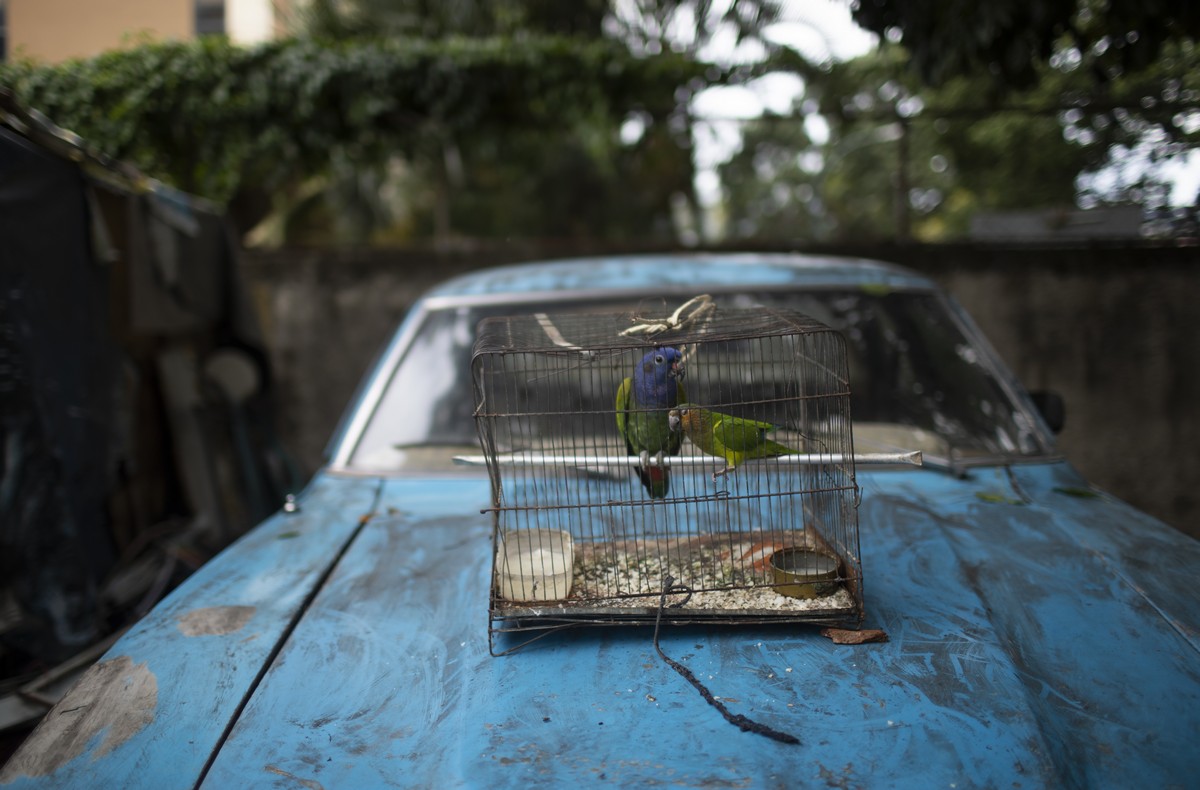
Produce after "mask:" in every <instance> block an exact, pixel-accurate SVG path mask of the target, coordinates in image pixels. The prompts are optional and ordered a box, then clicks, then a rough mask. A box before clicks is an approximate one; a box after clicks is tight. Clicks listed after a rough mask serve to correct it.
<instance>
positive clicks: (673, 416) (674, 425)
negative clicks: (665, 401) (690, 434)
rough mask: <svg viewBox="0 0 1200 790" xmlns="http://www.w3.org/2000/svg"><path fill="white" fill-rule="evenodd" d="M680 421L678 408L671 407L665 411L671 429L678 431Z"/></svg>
mask: <svg viewBox="0 0 1200 790" xmlns="http://www.w3.org/2000/svg"><path fill="white" fill-rule="evenodd" d="M681 422H683V420H682V419H681V418H680V417H679V409H671V411H669V412H667V424H668V425H670V426H671V430H672V431H678V430H679V427H680V423H681ZM660 424H661V423H660Z"/></svg>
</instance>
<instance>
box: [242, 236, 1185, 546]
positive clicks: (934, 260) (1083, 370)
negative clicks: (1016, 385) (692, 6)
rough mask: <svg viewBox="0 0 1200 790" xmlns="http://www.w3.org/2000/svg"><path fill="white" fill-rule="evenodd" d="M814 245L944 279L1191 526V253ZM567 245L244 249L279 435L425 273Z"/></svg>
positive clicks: (314, 452) (1070, 450)
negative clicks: (272, 374)
mask: <svg viewBox="0 0 1200 790" xmlns="http://www.w3.org/2000/svg"><path fill="white" fill-rule="evenodd" d="M820 251H821V252H840V253H845V254H849V255H858V256H863V257H871V258H877V259H881V260H888V261H893V262H896V263H901V264H904V265H908V266H911V267H913V268H915V269H918V270H920V271H922V272H924V273H926V274H928V275H929V276H931V277H932V278H933V279H935V280H937V281H938V282H940V283H941V284H942V285H943V286H944V287H945V288H946V289H947V290H949V291H950V292H951V293H952V294H953V295H954V296H955V297H956V298H957V299H958V300H959V301H960V302H961V303H962V304H963V305H964V306H965V307H966V308H967V310H968V312H970V313H971V314H972V315H973V316H974V317H975V319H976V321H978V323H979V324H980V325H981V326H982V328H983V330H984V332H986V333H987V335H988V337H989V338H990V339H991V341H992V343H993V344H994V345H995V347H996V349H997V350H998V351H999V353H1000V355H1001V356H1002V357H1003V358H1004V359H1005V361H1006V362H1007V363H1008V364H1009V365H1010V366H1011V367H1012V368H1013V370H1014V371H1015V372H1016V374H1017V375H1018V377H1020V378H1021V380H1022V381H1023V382H1024V383H1025V384H1026V386H1027V387H1029V388H1030V389H1054V390H1057V391H1058V392H1059V393H1060V394H1062V395H1063V397H1064V398H1065V400H1066V403H1067V423H1066V427H1065V429H1064V430H1063V432H1062V434H1061V435H1060V436H1059V446H1060V448H1061V449H1062V450H1063V452H1064V453H1066V454H1067V455H1068V456H1069V457H1070V458H1071V459H1072V460H1073V461H1074V462H1075V464H1076V465H1077V466H1078V467H1079V468H1080V470H1081V471H1082V472H1083V473H1084V474H1085V475H1087V476H1088V478H1089V479H1091V480H1092V481H1093V482H1095V483H1096V484H1098V485H1100V486H1101V487H1103V488H1105V489H1106V490H1108V491H1110V492H1112V493H1114V494H1116V495H1117V496H1120V497H1121V498H1123V499H1125V500H1126V501H1129V502H1131V503H1132V504H1134V505H1136V506H1138V507H1140V508H1142V509H1144V510H1147V511H1149V512H1151V513H1153V514H1155V515H1157V516H1158V517H1159V518H1161V519H1163V520H1164V521H1167V522H1168V523H1170V524H1173V525H1174V526H1176V527H1178V528H1180V529H1183V530H1184V531H1187V532H1190V533H1191V534H1193V535H1197V536H1198V537H1200V497H1198V495H1197V488H1198V486H1200V452H1198V448H1200V408H1198V407H1197V404H1200V328H1198V327H1200V320H1198V319H1197V318H1196V315H1195V314H1196V311H1195V308H1194V304H1193V301H1192V300H1193V299H1196V298H1197V296H1198V295H1200V249H1197V248H1195V247H1192V248H1186V247H1184V248H1178V247H1175V248H1155V247H1129V246H1126V247H1119V246H1104V247H1092V248H1073V249H1066V248H1037V249H1034V248H1028V247H1025V248H1019V247H1001V246H954V247H923V246H922V247H916V246H912V247H891V248H871V249H838V250H828V249H826V250H820ZM571 252H580V253H583V252H584V251H582V250H565V251H564V250H561V249H554V250H549V249H530V248H518V247H503V248H496V249H490V250H485V251H475V252H470V253H468V252H459V253H434V252H414V251H362V252H357V253H356V252H352V251H338V252H328V251H301V252H297V251H281V252H272V253H261V252H248V253H246V254H245V258H244V267H243V268H244V271H245V274H246V277H247V280H248V283H249V285H250V287H251V291H252V293H253V294H254V295H255V299H256V301H257V305H258V308H259V313H260V315H261V317H262V321H263V325H264V330H265V332H266V335H267V340H268V344H269V346H270V348H271V350H272V356H273V359H274V363H275V370H276V375H277V383H278V385H279V389H280V392H279V395H280V401H281V402H282V404H283V405H282V406H281V413H280V414H279V429H280V431H281V433H282V435H283V436H284V437H285V438H286V439H287V440H288V441H289V446H290V447H291V448H292V449H293V451H294V452H296V453H297V454H298V455H299V456H300V458H301V460H302V463H303V464H304V465H305V466H306V467H307V469H308V470H310V471H311V470H312V469H315V467H316V466H317V465H318V464H319V463H320V459H321V452H322V450H323V448H324V444H325V442H326V441H327V439H328V437H329V436H330V435H331V433H332V431H333V429H334V427H335V425H336V422H337V419H338V417H339V416H340V414H341V411H342V409H343V408H344V407H345V405H346V403H347V402H348V401H349V399H350V398H351V396H352V395H353V393H354V390H355V387H356V386H357V384H358V381H359V379H360V377H361V376H362V374H363V372H364V371H365V369H366V368H367V366H368V365H369V364H370V362H371V360H372V359H373V357H374V354H375V353H376V352H377V351H378V350H379V348H380V346H381V345H382V344H383V343H384V342H385V341H386V340H387V338H388V337H389V335H390V333H391V330H392V329H393V328H394V326H395V325H396V323H398V322H399V320H400V319H401V317H402V316H403V315H404V313H405V311H406V309H407V308H408V306H409V305H410V304H411V303H412V301H413V300H414V299H415V298H416V296H417V295H418V294H420V293H421V292H422V291H423V290H425V289H426V288H427V287H429V286H430V285H431V284H433V283H435V282H437V281H439V280H442V279H444V278H446V277H449V276H451V275H453V274H457V273H459V272H463V271H467V270H469V269H473V268H478V267H481V266H487V265H494V264H498V263H504V262H510V261H522V260H535V259H537V258H539V257H549V256H558V255H561V254H564V253H571ZM592 252H593V253H595V252H599V251H598V250H592Z"/></svg>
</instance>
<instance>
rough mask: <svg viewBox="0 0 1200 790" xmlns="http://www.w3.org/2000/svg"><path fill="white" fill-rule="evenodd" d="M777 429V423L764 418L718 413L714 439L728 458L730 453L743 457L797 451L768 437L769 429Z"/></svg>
mask: <svg viewBox="0 0 1200 790" xmlns="http://www.w3.org/2000/svg"><path fill="white" fill-rule="evenodd" d="M775 429H776V426H775V425H773V424H771V423H769V422H763V421H762V420H751V419H747V418H745V417H733V416H731V415H728V414H718V415H716V418H715V419H714V420H713V439H714V441H715V442H716V443H717V444H718V445H719V446H720V447H721V448H722V449H723V451H724V452H722V453H721V454H722V455H725V456H726V457H727V458H728V457H729V456H730V455H737V456H740V457H741V458H767V457H769V456H774V455H788V454H789V453H793V452H795V451H794V450H792V448H790V447H788V446H786V445H783V444H780V443H779V442H776V441H773V440H771V439H768V438H767V437H766V432H767V431H773V430H775Z"/></svg>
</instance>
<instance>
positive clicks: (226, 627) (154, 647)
mask: <svg viewBox="0 0 1200 790" xmlns="http://www.w3.org/2000/svg"><path fill="white" fill-rule="evenodd" d="M378 490H379V481H378V480H368V479H341V480H336V479H330V478H324V479H321V478H318V479H317V480H316V481H314V483H313V484H312V485H311V486H310V487H309V489H308V490H307V491H306V492H305V493H304V494H303V495H302V497H301V502H302V510H301V512H299V513H295V514H284V513H280V514H278V515H276V516H275V517H273V518H271V519H268V520H267V521H265V522H264V523H262V524H261V525H259V526H258V527H257V528H255V530H253V531H252V532H250V533H248V534H247V535H245V536H244V537H243V538H242V539H241V540H239V541H238V542H236V543H235V544H233V545H232V546H231V547H230V548H228V549H227V550H226V551H225V552H224V553H223V554H222V555H220V557H219V558H218V559H215V560H214V561H213V562H210V563H208V564H207V565H205V566H204V567H203V568H201V569H200V570H199V571H197V572H196V573H195V574H193V575H192V576H191V577H190V578H189V579H188V580H187V581H186V582H185V583H184V584H182V585H180V587H179V588H178V589H176V590H175V591H174V592H173V593H172V594H171V595H170V596H169V597H168V598H167V599H166V600H164V601H163V603H162V604H160V605H159V606H158V607H156V608H155V609H154V610H153V611H152V612H151V613H150V614H149V615H148V616H147V617H146V618H144V619H143V620H142V621H141V622H139V623H138V624H137V625H136V626H134V627H133V628H132V629H131V630H130V631H129V633H127V634H126V635H125V636H124V637H123V638H122V639H121V640H120V641H119V642H118V643H117V644H116V645H114V646H113V648H112V649H111V650H109V652H108V653H107V654H106V655H105V656H104V657H103V658H101V660H100V661H99V662H98V663H97V664H96V665H94V666H93V667H92V668H91V669H89V670H88V672H87V673H86V674H85V675H84V676H83V677H82V678H81V679H80V681H79V682H78V683H77V684H76V685H75V686H74V687H73V689H72V690H71V691H70V692H68V693H67V695H66V697H64V699H63V700H62V701H61V702H60V703H59V704H58V705H57V706H56V707H55V708H53V709H52V710H51V711H50V713H48V714H47V716H46V717H45V718H44V719H43V721H42V722H41V724H39V726H38V728H37V729H36V730H34V732H33V733H32V734H31V735H30V737H29V738H28V739H27V740H26V742H25V743H24V745H23V746H22V748H21V750H20V751H19V752H18V753H17V754H16V755H14V756H13V757H12V759H10V760H9V762H8V763H6V764H5V766H4V768H3V769H0V786H6V787H17V788H20V787H112V788H117V787H125V788H130V787H155V788H171V787H191V786H193V785H194V783H195V781H196V778H197V777H198V776H199V775H200V772H201V771H202V770H203V769H204V766H205V764H206V763H207V761H208V759H209V757H210V755H211V754H212V752H213V750H214V749H215V748H216V746H217V744H218V743H219V742H220V740H221V738H222V736H223V735H224V733H225V730H226V728H227V727H228V726H229V725H230V724H231V723H232V721H233V720H234V718H235V716H236V713H237V711H238V709H239V708H240V706H241V705H242V703H243V701H244V699H245V696H246V694H247V692H248V690H249V689H250V688H251V687H252V685H253V683H254V681H255V678H256V677H257V676H258V674H259V673H260V672H261V670H262V668H263V667H264V666H265V664H266V663H267V662H268V661H269V659H270V657H271V656H272V654H273V653H274V652H275V651H276V648H277V646H278V645H279V644H280V642H281V640H282V639H283V636H284V635H285V633H286V631H287V629H288V627H289V625H290V624H291V622H292V621H293V619H294V618H295V616H296V615H297V613H298V612H300V611H301V610H302V609H303V607H304V605H305V604H306V603H307V602H308V600H309V599H310V598H311V595H312V593H313V591H314V590H315V589H316V587H317V586H318V585H319V583H320V582H321V580H322V579H323V578H324V577H325V575H326V574H327V572H328V570H329V568H331V567H332V566H333V564H334V562H335V560H336V558H337V556H338V553H339V551H340V550H341V548H342V547H343V546H344V545H345V544H347V543H348V542H349V540H350V538H351V536H352V535H353V534H354V532H355V530H356V528H357V527H358V524H359V520H360V519H361V518H362V517H363V516H365V515H367V514H369V513H370V512H372V508H373V507H374V505H375V499H376V495H377V494H378Z"/></svg>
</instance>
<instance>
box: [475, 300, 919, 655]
mask: <svg viewBox="0 0 1200 790" xmlns="http://www.w3.org/2000/svg"><path fill="white" fill-rule="evenodd" d="M630 327H631V323H630V318H629V316H627V315H620V314H611V313H604V314H586V313H579V314H564V315H557V316H549V315H538V316H513V317H505V318H492V319H487V320H485V321H484V322H482V323H481V324H480V326H479V329H478V334H477V341H476V344H475V348H474V353H473V357H472V374H473V382H474V388H475V398H476V401H475V402H476V410H475V417H476V425H477V428H478V431H479V437H480V444H481V447H482V450H483V452H482V460H483V461H484V463H485V464H486V466H487V469H488V475H489V478H490V481H491V488H492V502H491V507H490V508H489V513H490V515H491V518H492V526H493V530H492V536H493V557H494V563H493V583H492V587H491V596H490V630H491V631H492V632H493V633H498V632H507V631H525V630H546V629H555V628H560V627H566V626H573V625H622V624H637V623H646V622H651V621H653V620H654V618H655V616H656V615H657V614H658V609H659V606H660V600H661V599H662V594H663V590H664V587H665V586H666V585H667V584H668V580H670V581H671V583H673V584H674V585H675V586H674V587H673V588H672V589H673V592H672V593H671V594H670V595H669V596H668V598H667V600H668V602H669V604H670V605H671V608H669V609H665V610H664V612H663V619H664V622H671V623H694V622H710V623H715V622H720V623H742V622H818V623H839V624H857V623H858V622H861V619H862V606H863V605H862V568H861V561H860V555H859V537H858V516H857V503H858V493H859V492H858V487H857V485H856V483H855V473H854V470H855V463H856V460H859V459H857V458H856V456H855V454H854V447H853V438H852V435H851V421H850V382H849V375H848V364H847V359H846V349H845V344H844V341H843V339H842V337H841V336H840V335H839V334H838V333H837V332H835V331H834V330H832V329H831V328H829V327H827V326H825V325H824V324H821V323H820V322H818V321H816V320H814V319H812V318H809V317H807V316H804V315H802V314H799V313H795V312H790V311H780V310H766V309H754V310H715V309H710V310H705V311H703V313H702V314H701V315H698V316H694V317H693V320H685V321H682V322H677V325H674V326H665V327H657V328H654V329H653V330H652V331H648V332H630ZM671 360H677V361H678V363H679V364H677V365H676V368H675V370H676V372H677V371H678V369H679V368H682V370H683V375H682V377H678V376H677V375H676V376H672V375H671V365H670V364H669V363H670V361H671ZM664 366H665V367H664ZM643 368H645V372H642V373H639V372H638V371H641V370H642V369H643ZM664 370H665V376H666V379H665V381H664V379H663V376H664ZM627 379H629V380H630V384H631V386H630V387H629V388H628V389H631V390H632V391H633V393H634V394H633V395H632V396H631V398H630V400H628V401H627V402H622V403H621V404H618V391H619V390H620V389H621V387H622V383H623V382H625V381H626V380H627ZM655 383H657V385H658V386H657V387H655ZM680 385H681V387H682V389H680ZM639 393H640V394H641V397H639ZM621 420H624V424H625V425H626V426H627V428H628V426H631V425H633V424H634V423H636V425H637V429H636V430H634V429H632V428H629V429H627V430H626V431H625V432H624V433H623V432H622V431H621V430H620V428H619V425H620V424H621ZM664 426H665V428H664ZM664 431H665V432H664ZM627 436H629V437H631V438H630V439H629V441H627ZM630 442H633V443H634V444H637V445H639V446H637V447H632V448H631V447H630ZM639 449H646V450H647V457H645V458H643V457H642V456H641V455H640V454H639V453H638V452H637V451H638V450H639ZM659 451H661V452H662V454H663V457H662V459H661V460H660V459H659V458H658V457H657V456H658V452H659ZM758 456H762V457H758ZM462 460H463V462H468V463H469V462H473V461H474V462H478V460H479V459H471V458H465V459H462ZM861 460H866V461H867V462H875V463H919V456H917V457H915V458H914V457H913V456H912V455H911V454H896V455H891V456H887V457H886V458H885V457H878V458H870V457H865V458H863V459H861ZM639 470H642V471H647V470H650V471H654V472H659V473H663V474H664V475H665V482H663V481H662V480H660V479H657V478H656V479H654V480H651V481H649V482H644V481H643V480H642V478H641V476H640V475H639ZM650 477H653V475H650Z"/></svg>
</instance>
